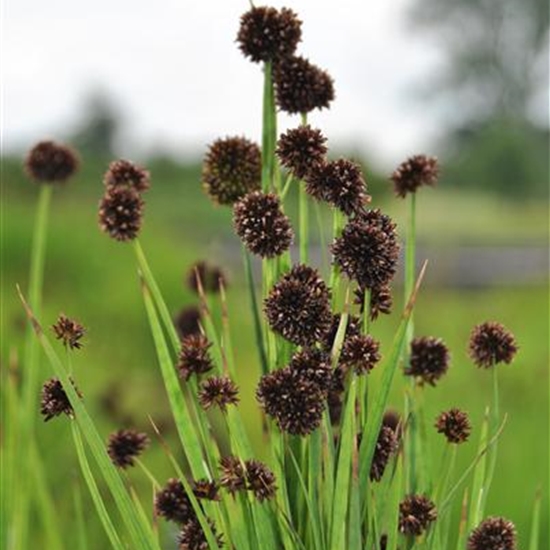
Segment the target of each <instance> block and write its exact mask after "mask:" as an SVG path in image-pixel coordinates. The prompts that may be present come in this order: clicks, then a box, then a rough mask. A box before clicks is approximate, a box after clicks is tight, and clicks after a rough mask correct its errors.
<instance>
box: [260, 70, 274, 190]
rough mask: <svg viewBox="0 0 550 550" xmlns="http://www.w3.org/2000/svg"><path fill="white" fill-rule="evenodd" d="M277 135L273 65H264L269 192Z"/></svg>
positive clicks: (264, 158) (264, 131) (265, 187)
mask: <svg viewBox="0 0 550 550" xmlns="http://www.w3.org/2000/svg"><path fill="white" fill-rule="evenodd" d="M276 136H277V127H276V116H275V98H274V94H273V66H272V64H271V62H270V61H267V62H266V63H265V65H264V95H263V124H262V190H263V191H264V192H265V193H267V192H269V191H270V190H271V188H272V185H273V176H274V165H275V162H274V161H275V141H276Z"/></svg>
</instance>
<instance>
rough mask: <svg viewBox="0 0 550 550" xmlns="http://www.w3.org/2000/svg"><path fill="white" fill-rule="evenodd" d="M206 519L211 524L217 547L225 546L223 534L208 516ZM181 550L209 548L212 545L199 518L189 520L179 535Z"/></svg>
mask: <svg viewBox="0 0 550 550" xmlns="http://www.w3.org/2000/svg"><path fill="white" fill-rule="evenodd" d="M206 521H207V522H208V525H209V526H210V529H211V531H212V534H213V535H214V538H215V539H216V546H217V548H222V547H223V536H222V534H221V533H218V532H217V531H216V527H215V525H214V522H213V521H212V520H211V519H210V518H209V517H207V518H206ZM178 545H179V546H178V549H179V550H209V549H210V545H209V544H208V541H207V539H206V534H205V533H204V530H203V528H202V526H201V524H200V522H199V520H198V519H197V518H194V519H192V520H190V521H188V522H187V523H186V524H185V525H184V526H183V527H182V530H181V532H180V534H179V535H178Z"/></svg>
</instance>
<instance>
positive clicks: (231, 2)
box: [1, 0, 440, 167]
mask: <svg viewBox="0 0 550 550" xmlns="http://www.w3.org/2000/svg"><path fill="white" fill-rule="evenodd" d="M411 1H412V0H392V1H391V2H368V1H365V0H338V1H337V2H336V1H334V0H332V1H329V0H287V1H286V2H279V1H273V2H271V5H274V6H276V7H281V6H283V5H285V6H287V7H290V8H292V9H293V10H294V11H296V12H297V13H298V14H299V16H300V17H301V19H302V20H303V26H302V31H303V40H302V42H301V43H300V45H299V48H298V53H299V54H301V55H304V56H306V57H308V58H309V59H310V60H311V61H312V62H313V63H315V64H317V65H319V66H320V67H322V68H324V69H326V70H328V72H329V73H330V74H331V75H332V76H333V78H334V80H335V90H336V100H335V101H334V102H333V104H332V106H331V108H330V110H323V111H315V112H314V113H313V114H312V115H311V116H310V120H311V123H312V124H314V125H315V126H318V127H319V128H321V129H322V130H323V132H324V133H325V135H327V137H328V138H329V146H333V147H335V148H351V149H353V150H357V151H360V152H363V153H368V154H369V156H370V157H371V158H375V159H376V162H377V163H378V164H379V166H380V167H391V166H393V165H395V164H396V163H398V162H400V161H401V160H403V159H404V158H405V157H406V156H408V155H410V154H414V153H417V152H426V153H430V148H431V147H434V145H435V144H436V143H437V138H438V130H437V128H438V119H437V116H436V115H435V114H434V113H433V112H432V111H431V110H430V108H429V106H428V105H426V104H423V103H421V102H418V101H417V100H416V99H415V98H416V95H417V94H416V89H417V88H418V87H419V86H420V85H421V84H422V82H423V81H424V80H425V79H426V78H429V77H430V75H431V73H433V71H436V70H437V67H438V63H439V62H440V59H439V55H438V50H437V48H436V45H435V44H433V43H430V42H429V39H428V38H427V37H425V36H423V35H422V34H420V33H417V32H415V31H414V29H412V28H410V26H409V25H408V24H407V18H406V13H407V7H408V6H409V4H410V2H411ZM248 7H249V3H248V2H247V1H245V0H238V1H237V0H208V1H200V0H199V1H189V0H157V1H155V2H153V1H145V0H93V1H92V0H48V1H46V2H45V1H44V0H3V14H2V15H3V17H2V52H1V55H2V59H1V63H2V138H3V148H4V150H5V151H12V150H25V149H27V148H28V147H30V146H31V145H32V144H33V142H35V141H36V140H38V139H42V138H45V137H49V138H54V139H62V138H63V137H64V136H66V135H68V134H70V131H71V130H72V129H74V127H75V125H77V124H78V121H79V117H81V116H82V109H83V107H84V105H85V104H86V99H87V98H88V97H89V94H90V91H91V90H100V91H102V92H103V93H105V94H108V95H109V97H110V98H111V99H112V101H113V102H114V104H115V106H117V108H118V109H119V110H120V112H121V114H122V120H123V122H124V132H123V135H122V138H121V139H120V143H119V149H120V151H117V152H118V153H119V154H120V155H121V156H130V157H135V156H138V157H139V156H140V155H145V154H147V153H150V152H152V151H158V150H167V151H169V152H170V153H171V154H173V155H175V156H176V157H181V158H185V157H189V156H192V155H196V154H200V152H202V151H203V150H204V148H205V146H206V144H207V143H209V142H211V141H212V140H214V139H216V138H217V137H220V136H224V135H244V136H247V137H250V138H252V139H256V140H258V141H259V140H260V135H261V96H262V78H263V77H262V72H261V67H260V66H259V65H257V64H254V63H251V62H250V61H249V60H247V59H245V58H244V57H243V56H242V54H241V53H240V51H239V50H238V47H237V45H236V44H235V36H236V33H237V29H238V25H239V17H240V15H241V14H242V13H243V12H244V11H246V10H247V9H248ZM298 122H299V121H298V119H297V118H296V117H287V116H282V117H281V120H280V129H281V130H284V129H285V128H288V127H292V126H294V125H297V124H298Z"/></svg>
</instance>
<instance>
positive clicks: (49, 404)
mask: <svg viewBox="0 0 550 550" xmlns="http://www.w3.org/2000/svg"><path fill="white" fill-rule="evenodd" d="M71 383H72V384H73V386H74V389H75V390H76V392H77V394H78V395H79V397H82V394H81V393H80V392H79V391H78V388H77V387H76V386H75V385H74V382H73V381H72V380H71ZM40 413H41V414H42V416H43V417H44V421H45V422H47V421H48V420H51V419H52V418H53V417H54V416H59V415H60V414H63V413H65V414H66V415H67V416H70V417H71V418H72V417H73V416H74V411H73V407H72V405H71V403H70V401H69V398H68V397H67V394H66V393H65V390H64V389H63V385H62V384H61V382H60V381H59V380H58V379H57V378H50V379H49V380H47V381H46V382H44V385H43V386H42V394H41V401H40Z"/></svg>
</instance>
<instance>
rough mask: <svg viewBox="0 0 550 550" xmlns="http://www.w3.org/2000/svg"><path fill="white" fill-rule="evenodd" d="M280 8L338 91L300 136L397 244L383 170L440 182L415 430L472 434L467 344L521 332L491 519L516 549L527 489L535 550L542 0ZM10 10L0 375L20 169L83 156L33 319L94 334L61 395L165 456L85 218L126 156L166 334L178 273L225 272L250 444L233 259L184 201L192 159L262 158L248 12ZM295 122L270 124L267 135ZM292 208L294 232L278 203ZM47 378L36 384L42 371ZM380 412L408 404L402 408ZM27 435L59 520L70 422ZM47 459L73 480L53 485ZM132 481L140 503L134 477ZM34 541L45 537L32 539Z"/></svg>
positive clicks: (213, 224) (167, 3) (124, 275)
mask: <svg viewBox="0 0 550 550" xmlns="http://www.w3.org/2000/svg"><path fill="white" fill-rule="evenodd" d="M273 5H275V6H281V5H287V6H288V7H291V8H293V9H294V10H295V11H296V12H297V13H298V14H299V15H300V16H301V18H302V19H303V21H304V24H303V42H302V43H301V44H300V46H299V52H300V53H301V54H303V55H306V56H307V57H309V58H310V59H311V61H312V62H314V63H316V64H318V65H319V66H321V67H323V68H325V69H327V70H328V71H329V72H330V74H331V75H332V76H333V77H334V79H335V88H336V100H335V101H334V103H333V104H332V106H331V109H330V110H327V111H323V112H315V113H313V114H312V115H311V117H310V120H311V122H312V124H314V125H316V126H318V127H319V128H321V129H322V130H323V132H324V133H325V134H326V135H327V136H328V138H329V146H330V149H331V155H333V156H336V155H347V156H351V157H352V158H354V159H355V160H357V161H358V162H361V164H362V165H363V167H364V171H365V175H366V178H367V182H368V184H369V190H370V193H371V195H372V196H373V205H374V206H376V207H378V206H379V207H381V208H383V209H384V210H385V211H387V212H388V213H389V214H391V215H392V216H394V217H395V219H396V221H397V222H398V224H399V225H400V226H404V223H405V221H406V217H405V208H404V204H403V203H402V202H400V201H398V200H396V199H395V198H394V197H393V195H392V192H391V186H390V184H389V183H388V175H389V174H390V173H391V171H392V170H393V169H394V168H395V167H396V166H397V164H398V163H400V162H401V161H402V160H404V159H405V158H406V157H407V156H410V155H412V154H415V153H426V154H435V155H437V156H438V157H439V159H440V163H441V166H442V174H441V179H440V184H439V187H438V188H436V189H433V190H432V189H429V190H422V192H421V196H420V197H419V201H418V207H419V215H418V231H419V240H420V246H419V259H424V258H429V260H430V266H429V271H428V275H427V278H426V282H425V285H424V288H423V293H422V296H421V298H420V300H419V302H418V306H417V307H418V309H417V312H418V313H417V331H418V333H419V334H433V335H437V336H441V337H442V338H443V339H444V340H445V341H446V342H447V343H448V344H449V346H450V347H451V350H452V351H453V366H452V368H451V370H450V373H449V375H448V377H447V378H446V379H445V380H444V381H443V382H442V383H441V385H440V387H438V388H437V389H435V390H434V389H432V388H428V389H427V390H426V394H427V396H426V407H427V411H428V415H431V416H432V417H435V415H436V414H437V413H438V412H439V411H440V410H442V408H444V407H447V408H448V407H451V406H461V407H463V408H465V409H466V410H468V411H469V412H470V414H471V416H472V418H473V420H474V422H475V423H476V425H477V426H479V422H480V420H481V418H482V415H483V410H484V406H485V404H486V403H487V402H488V401H489V397H488V396H489V395H490V393H491V389H490V388H491V385H490V379H489V377H488V375H487V374H488V373H486V372H479V371H477V370H476V369H475V368H474V367H473V366H472V365H471V364H470V362H469V361H468V358H467V354H466V345H467V339H468V334H469V332H470V329H471V328H472V327H473V325H474V324H476V323H479V322H482V321H484V320H488V319H494V320H499V321H501V322H503V323H504V324H505V325H506V326H507V327H508V328H510V329H511V330H512V331H513V332H515V333H516V335H517V337H518V341H519V344H520V353H519V354H518V358H517V360H516V362H515V364H514V365H512V366H510V367H507V366H504V367H502V376H501V381H502V410H503V411H504V412H507V413H509V415H510V417H509V421H508V425H507V427H506V430H505V432H504V434H503V436H502V439H501V443H500V446H499V450H500V458H499V462H498V464H497V475H496V476H495V484H494V489H493V492H492V495H491V497H490V500H489V507H490V510H489V511H490V513H492V514H499V515H505V516H507V517H509V518H510V519H512V520H513V521H515V522H516V524H517V526H518V530H519V533H520V541H521V544H520V547H525V546H526V544H527V543H526V541H527V537H528V533H529V527H530V520H531V506H532V502H533V499H534V495H535V493H536V491H537V490H539V489H540V490H542V491H543V493H544V495H545V498H544V509H543V515H542V517H543V518H544V521H545V522H546V524H545V528H544V529H543V532H544V540H543V541H542V546H541V548H545V547H548V544H549V541H548V523H547V518H548V504H547V503H548V500H547V496H548V447H549V446H548V434H549V429H548V386H549V381H548V359H549V354H548V334H549V330H548V328H549V327H548V319H549V315H548V314H549V312H548V303H549V302H548V221H549V220H548V183H549V172H548V166H549V165H548V146H549V140H548V135H549V121H548V39H549V35H548V28H549V22H548V4H547V2H546V1H545V0H454V1H453V2H441V1H438V0H395V1H393V2H378V3H365V2H361V1H359V0H341V1H340V2H338V3H334V2H329V1H328V0H317V1H316V2H306V1H305V0H294V1H289V2H286V3H284V4H283V3H281V2H273ZM3 7H4V13H3V17H2V59H1V61H2V240H1V255H2V285H1V286H2V288H1V290H2V317H1V329H2V345H1V361H2V366H3V367H6V366H7V365H9V364H11V365H12V366H14V365H17V357H18V353H19V352H20V350H21V343H22V338H23V334H24V332H23V327H24V319H23V315H22V312H21V308H20V307H19V305H18V303H17V300H16V297H15V292H14V286H15V284H16V283H20V284H22V285H23V288H24V287H25V284H26V281H27V271H28V260H29V254H30V242H31V234H32V226H33V218H34V211H35V206H36V197H37V189H36V187H35V186H34V184H32V183H31V182H30V181H28V179H27V178H26V176H25V175H24V173H23V170H22V157H23V155H24V153H25V151H26V150H28V149H29V148H30V147H31V146H32V145H33V144H34V142H36V141H37V140H40V139H44V138H53V139H56V140H61V141H66V142H68V143H70V144H72V145H73V146H75V147H76V148H77V149H78V150H79V152H80V154H81V157H82V168H81V170H80V172H79V174H78V175H77V177H76V178H75V179H74V181H72V182H71V183H70V184H68V185H67V186H66V187H65V188H61V189H58V190H56V192H55V195H54V204H53V209H52V219H51V227H50V234H49V238H48V252H47V264H46V281H45V312H44V319H43V322H44V323H45V324H52V323H53V322H54V321H55V319H56V316H57V315H58V313H59V312H61V311H63V312H65V313H66V314H67V315H69V316H74V317H75V318H77V319H79V320H80V321H81V322H82V323H84V324H85V325H86V326H87V327H88V328H89V333H88V338H87V345H86V347H85V348H84V349H83V350H82V352H81V353H79V356H78V358H77V367H76V368H77V369H78V374H77V378H78V381H79V386H80V387H81V389H83V391H84V393H85V395H86V401H87V404H88V406H89V407H90V408H91V409H92V411H93V412H94V413H95V417H96V418H97V419H98V422H99V423H100V426H101V428H102V430H103V433H104V434H105V436H107V434H108V432H109V431H111V430H114V429H115V428H117V427H119V426H120V425H134V426H137V427H139V428H141V429H145V430H147V431H149V432H151V430H150V429H149V427H148V423H147V414H152V416H153V417H154V418H155V419H156V420H157V421H159V422H160V423H162V424H163V426H164V430H165V432H166V434H167V436H168V437H170V433H171V430H173V426H172V424H171V420H170V418H169V415H168V407H167V404H166V400H165V396H164V390H163V387H162V384H161V380H160V375H159V372H158V368H157V365H156V360H155V356H154V351H153V347H152V342H151V341H150V338H149V331H148V327H147V322H146V319H145V313H144V310H143V306H142V302H141V298H140V295H139V288H138V283H137V277H136V268H135V264H134V260H133V255H132V251H131V250H130V249H129V247H128V246H124V245H121V244H119V243H114V242H111V241H109V239H107V238H106V236H105V235H103V234H100V232H99V230H98V228H97V223H96V211H97V202H98V200H99V198H100V196H101V194H102V181H101V179H102V175H103V173H104V171H105V169H106V168H107V165H108V163H109V161H110V160H112V159H114V158H118V157H124V158H130V159H132V160H135V161H137V162H140V163H142V164H144V165H145V166H147V168H148V169H149V170H150V171H151V175H152V181H153V185H152V189H151V190H150V191H149V192H148V194H147V196H146V200H147V211H146V217H145V224H144V228H143V232H142V237H141V240H142V244H143V246H144V248H145V249H146V251H147V253H148V256H149V259H150V262H151V264H152V265H153V268H154V271H155V273H156V275H157V278H158V280H159V282H160V284H161V286H162V288H163V289H164V292H165V297H166V299H167V301H168V303H169V305H170V307H171V309H172V311H173V312H174V315H175V314H176V313H177V312H178V311H179V309H180V308H182V307H184V306H189V305H193V304H196V302H197V298H196V297H195V296H194V295H193V294H192V293H191V291H189V290H188V289H187V288H186V286H185V284H184V279H185V275H186V271H187V270H188V268H189V267H190V265H191V264H192V263H193V262H194V261H195V260H198V259H209V260H211V261H212V262H215V263H218V264H221V265H223V266H224V267H225V268H226V269H227V270H228V272H229V274H230V275H229V277H230V285H231V286H230V291H229V300H230V306H232V307H231V312H232V316H233V318H232V323H233V325H234V333H235V339H236V352H237V361H238V363H237V364H238V365H240V367H239V368H240V369H241V372H243V373H244V374H243V376H242V384H243V393H244V397H243V402H244V403H246V402H248V405H244V404H243V406H244V407H246V408H247V409H248V414H245V418H248V419H249V428H250V430H251V433H253V434H255V436H256V437H258V438H259V426H258V421H257V420H258V418H257V417H258V415H257V408H256V405H255V403H254V400H253V391H254V385H255V383H256V381H257V377H256V373H257V372H258V371H257V370H256V369H257V364H256V355H255V351H254V338H253V332H252V320H251V318H250V316H249V315H248V312H247V310H246V309H245V308H243V307H242V304H243V303H244V302H245V301H246V299H247V297H246V290H245V286H244V276H243V272H242V268H241V258H240V249H239V245H238V242H237V239H236V237H235V236H234V235H233V233H232V229H231V213H230V211H229V210H227V209H224V208H216V207H214V206H212V205H211V204H210V202H209V201H208V199H207V198H206V196H205V195H204V194H203V193H202V191H201V187H200V167H201V161H202V156H203V154H204V152H205V149H206V146H207V144H208V143H209V142H211V141H213V140H214V139H216V138H217V137H220V136H226V135H245V136H247V137H249V138H252V139H256V140H258V141H259V140H260V136H261V95H262V74H261V71H260V68H259V66H257V65H254V64H252V63H249V62H248V61H247V60H245V59H244V58H243V57H242V55H241V54H240V52H239V51H238V48H237V46H236V44H235V36H236V32H237V28H238V22H239V16H240V14H241V13H242V12H244V11H246V10H247V9H248V2H245V1H241V2H235V1H231V2H229V1H227V0H210V1H209V2H189V1H187V2H182V1H175V0H163V1H161V2H156V3H154V4H153V3H150V2H130V1H129V0H118V1H117V2H112V1H109V2H108V1H107V0H96V1H94V2H90V1H80V2H72V1H70V0H52V1H50V2H39V1H38V0H6V1H5V2H4V6H3ZM297 124H298V120H297V118H290V117H286V116H281V117H280V127H281V130H284V129H285V128H287V127H292V126H293V125H297ZM289 209H290V214H291V215H292V216H293V215H295V205H294V203H293V202H292V198H291V204H290V206H289ZM327 231H328V223H327ZM318 256H319V258H320V257H321V254H319V255H318ZM319 261H320V260H319ZM400 290H401V289H400V287H399V285H398V286H397V287H396V302H397V303H396V307H395V312H396V313H394V314H393V315H392V316H390V317H389V318H388V319H384V320H381V321H378V322H377V324H376V325H375V328H374V332H375V335H377V336H379V337H380V338H381V339H382V341H383V348H382V349H383V350H384V349H388V347H389V344H390V341H391V334H392V332H393V330H394V329H395V326H396V324H397V318H398V312H399V306H400V297H399V295H400ZM43 370H44V378H46V377H49V376H50V372H49V370H48V367H47V365H44V366H43ZM375 375H376V374H375ZM37 399H38V397H37ZM393 404H394V406H395V407H396V408H398V409H400V408H402V404H401V402H400V397H399V393H398V392H396V394H395V396H394V403H393ZM428 418H430V416H428ZM478 435H479V432H478V431H475V430H474V433H473V439H472V443H470V444H469V445H468V446H465V447H464V449H463V453H462V463H461V464H462V466H463V467H465V466H466V464H467V463H468V461H469V460H471V458H472V457H473V456H474V454H475V447H476V439H477V436H478ZM39 438H40V442H39V444H40V447H41V448H43V449H48V451H47V452H45V453H44V457H45V460H46V462H47V464H48V465H49V469H48V474H49V478H50V479H49V481H50V486H51V488H52V491H53V492H54V495H55V497H56V503H59V509H60V517H64V518H71V517H72V516H71V514H72V511H71V510H72V506H73V501H72V487H73V485H74V484H75V483H79V472H78V470H77V464H76V461H75V458H74V452H73V449H72V442H71V440H70V434H69V430H68V426H67V425H66V423H64V422H63V421H62V419H59V420H56V421H52V422H50V423H48V424H46V425H43V426H41V429H40V430H39ZM439 444H440V442H439V440H437V442H436V445H439ZM441 448H442V447H441ZM437 449H438V452H439V450H441V449H440V448H439V447H438V448H437ZM146 456H147V461H148V464H150V465H151V468H152V469H154V470H155V471H156V472H157V475H158V477H159V479H160V480H161V481H163V480H164V479H166V478H167V477H168V476H170V475H171V471H170V468H169V464H168V461H167V460H166V458H165V457H164V456H163V454H162V452H161V451H159V450H158V449H152V450H151V451H149V454H148V455H146ZM60 461H61V463H63V462H64V463H66V464H67V465H68V467H67V468H59V467H58V465H59V463H60ZM67 472H70V473H71V476H70V479H68V478H67ZM130 477H131V478H132V481H133V482H134V483H135V484H136V485H138V486H140V485H141V486H143V487H145V491H146V494H147V483H146V482H145V481H144V480H143V479H142V477H143V476H141V475H140V473H139V472H131V474H130ZM94 521H95V520H94V514H93V513H91V514H90V533H94V537H95V539H94V540H96V541H97V546H96V544H95V543H94V544H93V545H92V546H91V547H92V548H101V547H104V546H102V545H103V544H104V541H103V539H102V538H101V537H102V532H101V529H100V527H98V526H97V525H95V524H94ZM66 525H67V529H68V531H67V540H69V541H70V540H71V537H72V536H73V533H72V531H71V528H70V522H69V521H67V523H66ZM94 525H95V528H94ZM35 528H36V533H35V536H36V541H39V540H40V530H41V526H40V524H39V523H37V524H36V525H35ZM169 536H170V535H169V534H168V535H167V537H168V538H169Z"/></svg>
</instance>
